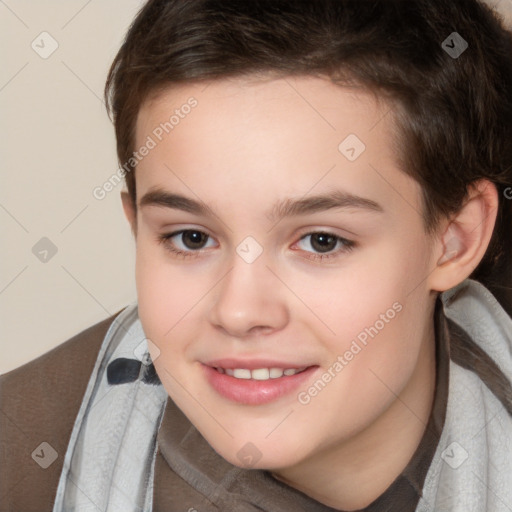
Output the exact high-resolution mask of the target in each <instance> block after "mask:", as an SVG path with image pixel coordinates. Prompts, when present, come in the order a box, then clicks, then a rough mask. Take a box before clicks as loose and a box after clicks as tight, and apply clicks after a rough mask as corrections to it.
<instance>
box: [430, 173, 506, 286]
mask: <svg viewBox="0 0 512 512" xmlns="http://www.w3.org/2000/svg"><path fill="white" fill-rule="evenodd" d="M497 212H498V191H497V189H496V186H495V185H494V184H493V183H491V182H490V181H489V180H479V181H476V182H474V183H472V184H471V185H470V187H469V190H468V197H467V199H466V201H465V203H464V205H463V206H462V208H461V209H460V210H459V212H458V213H457V214H456V215H455V216H454V217H452V218H451V220H450V221H448V222H447V223H445V224H444V226H443V227H442V229H441V230H440V231H439V235H438V236H436V238H435V246H434V250H433V253H432V254H433V256H434V258H435V259H434V261H435V262H436V267H435V269H434V270H433V272H432V273H431V274H430V275H429V277H428V281H429V282H428V286H429V289H430V290H434V291H439V292H442V291H445V290H449V289H450V288H453V287H454V286H457V285H458V284H459V283H461V282H462V281H464V279H466V278H467V277H469V276H470V275H471V273H472V272H473V270H475V268H476V267H477V266H478V264H479V263H480V261H481V260H482V258H483V257H484V255H485V252H486V250H487V247H488V245H489V242H490V240H491V236H492V233H493V229H494V225H495V223H496V216H497Z"/></svg>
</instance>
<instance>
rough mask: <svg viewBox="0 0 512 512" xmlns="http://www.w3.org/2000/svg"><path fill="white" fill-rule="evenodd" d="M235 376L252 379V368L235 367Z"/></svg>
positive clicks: (236, 377)
mask: <svg viewBox="0 0 512 512" xmlns="http://www.w3.org/2000/svg"><path fill="white" fill-rule="evenodd" d="M233 377H235V379H250V378H251V370H246V369H242V368H235V370H234V371H233Z"/></svg>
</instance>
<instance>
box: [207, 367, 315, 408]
mask: <svg viewBox="0 0 512 512" xmlns="http://www.w3.org/2000/svg"><path fill="white" fill-rule="evenodd" d="M202 366H203V368H204V371H205V372H206V378H207V379H208V382H209V383H210V385H211V386H212V387H213V389H215V391H217V392H218V393H219V394H221V395H222V396H223V397H225V398H228V399H229V400H232V401H233V402H237V403H239V404H246V405H261V404H266V403H269V402H272V401H274V400H277V399H278V398H281V397H283V396H285V395H288V394H290V393H292V392H293V391H296V390H297V388H299V387H300V386H301V384H302V385H304V383H305V381H307V380H308V379H309V378H310V377H311V375H312V374H313V373H314V372H315V371H316V369H317V368H318V366H310V367H309V368H306V369H305V370H304V371H302V372H300V373H296V374H295V375H283V376H282V377H278V378H277V379H268V380H254V379H236V378H235V377H231V376H230V375H226V374H225V373H219V372H218V371H217V370H216V369H215V368H212V367H211V366H206V365H202Z"/></svg>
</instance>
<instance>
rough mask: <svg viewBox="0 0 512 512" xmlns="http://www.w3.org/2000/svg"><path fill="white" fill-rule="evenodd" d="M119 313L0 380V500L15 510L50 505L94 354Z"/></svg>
mask: <svg viewBox="0 0 512 512" xmlns="http://www.w3.org/2000/svg"><path fill="white" fill-rule="evenodd" d="M121 311H122V310H121ZM121 311H118V312H117V313H116V314H114V315H112V316H110V317H109V318H106V319H104V320H102V321H101V322H98V323H96V324H94V325H92V326H91V327H89V328H87V329H85V330H83V331H81V332H80V333H78V334H77V335H75V336H73V337H72V338H70V339H68V340H67V341H65V342H63V343H61V344H60V345H58V346H57V347H55V348H54V349H52V350H50V351H48V352H46V353H44V354H42V355H41V356H39V357H37V358H36V359H33V360H32V361H29V362H28V363H26V364H24V365H22V366H20V367H18V368H15V369H14V370H11V371H9V372H7V373H5V374H3V375H0V450H1V457H2V462H3V464H2V466H3V467H4V468H9V471H8V472H5V474H3V473H4V472H3V471H2V475H1V477H0V495H2V496H3V498H2V499H3V500H6V503H10V504H11V505H12V506H14V507H15V508H14V509H16V507H18V508H17V510H20V509H21V507H22V506H23V509H24V510H38V508H37V507H38V506H39V507H40V506H41V503H42V502H48V503H50V502H51V501H52V500H53V496H54V493H55V491H56V485H57V481H58V477H59V476H60V471H61V470H62V465H63V457H64V454H65V452H66V448H67V443H68V442H69V437H70V435H71V431H72V428H73V424H74V420H75V418H76V415H77V413H78V409H79V407H80V404H81V400H82V397H83V394H84V393H85V389H86V387H87V383H88V381H89V377H90V374H91V372H92V370H93V368H94V364H95V362H96V359H97V356H98V351H99V349H100V347H101V344H102V342H103V339H104V337H105V335H106V334H107V331H108V329H109V327H110V326H111V325H112V324H113V322H114V321H115V319H116V317H117V316H118V315H119V313H121ZM35 454H36V455H37V456H36V455H35ZM38 457H39V459H40V460H38ZM52 459H53V460H52ZM50 460H51V464H50V465H48V466H47V467H44V466H45V465H46V463H47V462H50ZM42 469H44V471H43V470H42ZM28 488H30V489H32V490H31V492H30V493H27V492H26V489H28ZM23 489H25V492H24V491H23ZM20 500H21V501H20ZM6 503H4V504H6ZM0 508H1V507H0ZM43 508H44V507H43ZM50 508H51V507H50ZM2 510H3V509H2ZM9 510H11V509H9Z"/></svg>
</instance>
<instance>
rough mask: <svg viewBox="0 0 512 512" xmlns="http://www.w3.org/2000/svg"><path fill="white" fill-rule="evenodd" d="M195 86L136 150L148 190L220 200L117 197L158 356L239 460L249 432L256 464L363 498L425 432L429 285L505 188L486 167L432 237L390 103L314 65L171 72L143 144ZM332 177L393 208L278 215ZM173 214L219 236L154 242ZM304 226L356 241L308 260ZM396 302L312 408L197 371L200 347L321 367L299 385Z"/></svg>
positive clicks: (466, 257) (217, 442)
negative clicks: (486, 176) (255, 71)
mask: <svg viewBox="0 0 512 512" xmlns="http://www.w3.org/2000/svg"><path fill="white" fill-rule="evenodd" d="M191 96H194V98H196V99H197V101H198V105H197V106H196V107H195V108H194V109H193V110H192V111H191V112H190V113H189V114H188V115H187V116H186V117H185V118H183V119H180V123H179V124H178V125H177V126H175V127H174V129H173V130H172V131H171V132H170V133H169V134H168V135H166V136H165V137H164V138H163V139H162V141H161V142H159V143H158V144H157V146H156V147H155V148H154V149H152V150H151V151H150V153H149V154H148V155H147V156H146V157H145V158H144V159H143V160H142V161H141V162H140V163H139V164H138V166H137V170H136V189H137V198H138V200H139V201H140V198H142V197H143V196H144V195H145V194H146V193H147V192H148V191H150V190H154V189H155V188H160V189H164V190H166V191H169V192H172V193H178V194H181V195H184V196H187V197H189V198H192V199H196V200H197V199H200V200H202V201H203V202H205V203H206V204H207V205H208V206H209V207H210V209H211V210H213V212H215V214H210V215H206V216H203V215H196V214H192V213H189V212H185V211H181V210H178V209H173V208H167V207H163V206H154V205H146V206H143V207H142V208H141V207H140V205H138V207H137V210H136V211H135V210H134V209H133V208H132V207H131V203H130V201H129V198H128V196H127V194H126V193H123V194H122V198H123V206H124V209H125V214H126V216H127V219H128V221H129V222H130V225H131V227H132V230H133V233H134V235H135V237H136V282H137V292H138V303H139V315H140V319H141V322H142V325H143V328H144V331H145V333H146V335H147V337H148V338H149V339H150V340H151V341H152V342H153V343H154V346H153V347H151V348H150V352H151V356H152V358H153V360H154V364H155V368H156V371H157V373H158V375H159V377H160V379H161V381H162V383H163V385H164V387H165V389H166V390H167V392H168V393H169V395H170V397H171V398H172V399H173V400H174V401H175V402H176V404H177V405H178V406H179V407H180V409H181V410H182V411H183V412H184V414H185V415H186V416H187V417H188V418H189V419H190V421H191V422H192V423H193V424H194V425H195V426H196V428H197V429H198V430H199V431H200V432H201V434H202V435H203V436H204V437H205V439H206V440H207V441H208V442H209V443H210V444H211V446H212V447H213V448H214V449H215V450H216V451H217V452H218V453H219V454H220V455H221V456H222V457H224V458H225V459H226V460H228V461H229V462H230V463H232V464H234V465H237V466H242V463H241V461H240V460H239V458H238V457H237V452H238V451H239V450H240V449H241V448H242V447H243V446H244V445H246V443H248V442H251V443H253V444H254V445H255V446H256V447H257V449H258V450H259V452H260V453H261V458H260V459H259V460H258V462H257V463H256V464H255V465H254V466H252V467H253V468H254V469H268V470H270V471H271V472H272V474H273V475H274V477H275V478H277V479H279V480H281V481H283V482H285V483H287V484H288V485H290V486H292V487H294V488H296V489H299V490H301V491H302V492H304V493H306V494H308V495H309V496H311V497H312V498H314V499H316V500H317V501H319V502H321V503H323V504H326V505H329V506H331V507H333V508H340V509H343V510H355V509H359V508H362V507H365V506H366V505H368V504H369V503H371V502H372V501H373V500H374V499H376V498H377V497H378V496H379V495H380V494H382V492H384V491H385V489H386V488H387V487H388V486H389V485H390V484H391V483H392V481H393V480H394V479H395V478H396V476H397V475H399V474H400V472H401V471H402V470H403V468H404V467H405V466H406V464H407V462H408V461H409V459H410V458H411V456H412V455H413V453H414V451H415V449H416V448H417V446H418V444H419V442H420V440H421V437H422V435H423V433H424V429H425V425H426V423H427V421H428V417H429V414H430V411H431V408H432V402H433V394H434V384H435V339H434V332H433V308H434V303H435V298H436V296H437V294H438V292H440V291H443V290H446V289H449V288H451V287H452V286H455V285H456V284H458V283H460V282H461V281H462V280H463V279H465V278H466V277H467V276H469V274H470V273H471V271H472V270H473V269H474V268H475V267H476V265H477V264H478V262H479V261H480V260H481V258H482V257H483V255H484V253H485V249H486V248H487V245H488V243H489V239H490V236H491V233H492V229H493V226H494V222H495V217H496V205H497V193H496V189H495V187H494V186H493V185H492V184H490V183H489V182H486V181H481V182H479V183H478V184H477V185H478V186H475V187H474V188H473V189H472V190H471V193H470V195H469V196H468V201H467V203H466V205H465V206H464V208H463V209H461V211H460V212H459V213H458V214H457V215H456V216H454V217H453V218H450V219H444V220H443V221H442V222H441V224H440V226H439V231H438V233H436V235H435V236H434V237H429V236H427V235H426V233H425V231H424V228H423V226H424V225H423V219H422V217H421V215H420V212H421V211H422V209H421V199H420V192H421V191H420V187H419V185H418V184H417V183H416V182H415V181H414V180H413V179H412V178H410V177H409V176H407V175H405V174H404V173H403V172H401V171H400V169H399V168H398V166H397V164H396V161H395V155H394V152H393V143H392V137H393V125H392V114H391V115H386V113H388V114H389V111H390V108H391V107H390V106H389V105H386V104H385V103H384V102H383V101H381V102H377V101H376V100H375V98H374V97H373V96H372V95H370V94H368V93H366V92H364V91H363V90H361V89H359V90H354V89H352V90H349V89H347V88H342V87H340V86H336V85H333V84H332V83H330V82H329V81H328V80H324V79H322V78H318V77H294V78H291V77H288V78H286V79H282V78H281V79H275V78H268V77H267V78H262V77H251V78H248V77H245V78H238V79H230V80H227V79H226V80H224V79H223V80H218V81H213V82H211V83H209V84H208V86H207V87H205V84H204V83H203V84H200V85H199V84H183V85H180V86H179V87H178V86H173V87H172V88H169V89H166V90H165V91H163V92H162V93H161V94H159V95H158V96H156V97H153V98H152V99H150V100H148V101H146V102H145V103H144V104H143V106H142V108H141V109H140V112H139V116H138V119H137V125H136V147H140V146H141V145H142V144H143V143H144V141H145V140H146V137H147V136H148V135H150V134H151V132H152V130H153V129H154V128H155V127H156V126H158V125H159V124H160V123H161V122H164V121H165V120H167V119H168V118H169V113H172V111H174V109H176V108H179V107H180V105H183V104H184V103H186V101H187V99H188V98H190V97H191ZM348 134H356V135H357V136H358V137H359V139H360V140H362V141H363V142H364V144H365V145H366V150H365V151H364V152H363V153H362V154H361V155H360V156H359V157H358V158H357V159H356V160H355V161H353V162H351V161H349V160H348V159H347V158H345V156H343V154H341V152H340V151H339V150H338V145H339V144H340V142H341V141H343V140H344V139H345V138H346V137H347V135H348ZM335 189H342V190H344V191H347V192H350V193H352V194H357V195H359V196H362V197H364V198H368V199H371V200H373V201H375V202H377V203H378V204H380V205H381V207H382V212H377V211H371V210H365V209H361V208H353V207H352V208H336V209H330V210H325V211H317V212H315V213H308V214H306V215H298V216H294V217H288V218H284V219H282V220H280V221H279V222H276V220H272V219H270V218H269V216H268V215H267V212H268V211H269V210H270V209H271V207H272V205H273V204H274V203H275V202H276V201H279V200H282V199H284V198H293V199H300V198H303V197H309V196H311V195H316V194H322V193H326V192H329V191H332V190H335ZM180 229H191V230H193V231H194V230H199V231H202V232H204V233H206V234H207V235H209V237H207V238H204V239H203V246H202V247H201V246H199V247H198V248H196V249H194V246H193V245H192V246H191V245H190V244H191V242H190V238H186V239H185V240H183V238H182V236H181V235H177V236H175V237H174V238H172V239H171V240H170V241H169V240H168V241H167V245H165V244H161V243H158V241H157V239H158V236H159V235H163V234H170V233H173V232H176V231H179V230H180ZM311 231H318V232H327V233H332V234H334V235H336V236H340V237H344V238H346V239H349V240H351V241H353V242H355V244H356V245H355V247H353V249H352V250H350V251H346V250H345V251H343V247H344V246H343V244H342V243H341V242H338V243H337V244H334V243H333V245H332V246H328V248H327V249H326V250H328V251H330V254H331V256H332V254H334V257H330V258H329V259H325V260H323V261H321V260H319V259H314V258H315V256H316V257H318V256H319V255H321V254H322V253H321V252H319V251H321V250H322V249H321V246H320V249H319V248H318V247H319V246H318V244H315V243H314V238H315V237H312V236H305V235H307V234H308V233H310V232H311ZM247 236H252V237H253V238H254V239H255V240H256V241H257V242H258V244H259V245H260V246H261V248H262V249H263V252H262V253H261V255H260V256H259V257H258V258H257V259H256V260H255V261H254V262H253V263H247V262H246V261H244V259H242V258H241V257H240V256H239V255H238V254H237V252H236V248H237V246H238V244H240V242H241V241H242V240H244V239H245V238H246V237H247ZM317 241H318V240H317ZM187 243H188V245H185V244H187ZM170 246H174V247H175V248H177V249H180V250H183V251H189V253H193V254H192V257H188V258H183V257H179V256H177V255H175V254H173V253H172V252H171V251H170V250H169V247H170ZM453 247H456V253H455V254H454V253H453ZM194 251H195V252H194ZM446 252H449V253H450V254H449V257H448V258H446V257H444V260H447V261H444V262H443V260H442V258H443V254H444V253H446ZM440 260H441V262H442V264H438V262H439V261H440ZM397 302H398V303H400V304H401V305H402V310H401V311H400V312H399V313H397V314H396V316H395V317H394V318H393V319H392V320H390V321H389V322H388V323H386V324H385V327H384V328H383V329H382V330H380V331H379V333H378V335H377V336H375V338H373V339H370V340H369V341H368V344H367V346H365V347H364V348H363V349H362V350H361V351H360V352H359V353H358V354H357V356H355V357H354V358H353V359H352V360H351V361H349V362H348V364H347V365H346V366H345V367H344V368H343V370H342V371H341V372H339V373H338V374H337V375H336V377H335V378H333V379H332V380H331V382H329V383H328V385H327V386H325V388H324V389H323V390H322V391H321V392H320V393H318V394H317V396H315V397H313V398H312V399H311V401H310V402H309V403H308V404H307V405H303V404H301V403H299V402H298V400H297V393H296V392H293V393H291V394H289V395H286V396H284V397H282V398H279V399H278V400H276V401H274V402H271V403H269V404H265V405H244V404H238V403H234V402H232V401H230V400H228V399H226V398H224V397H223V396H221V395H219V394H218V393H217V392H216V391H215V390H214V389H213V388H211V387H210V385H209V384H208V382H207V381H206V379H205V377H204V375H203V372H202V368H201V362H205V361H208V360H211V359H214V358H221V357H239V358H245V359H249V358H251V357H269V358H276V359H282V360H285V361H293V362H303V363H305V365H312V364H316V365H318V368H317V370H316V372H315V374H314V375H313V376H312V377H311V379H310V382H308V384H307V385H305V386H301V389H300V390H298V391H304V390H307V389H308V387H309V386H310V385H311V384H312V383H313V382H314V381H315V380H317V379H318V378H320V377H321V375H322V374H323V373H324V372H326V371H328V369H329V368H330V367H332V365H333V363H334V362H335V361H336V360H337V357H338V356H339V355H342V354H344V353H345V351H346V350H348V349H349V348H350V344H351V342H352V340H354V339H355V338H356V337H357V335H358V334H359V333H360V332H361V331H363V330H364V329H365V328H366V327H370V326H372V325H374V324H375V322H376V321H377V320H378V319H379V318H380V315H381V314H383V313H385V312H386V310H388V309H389V308H391V307H392V305H393V304H394V303H397ZM155 347H158V350H157V349H156V348H155ZM158 351H159V352H158ZM191 396H192V397H193V398H194V399H191Z"/></svg>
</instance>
